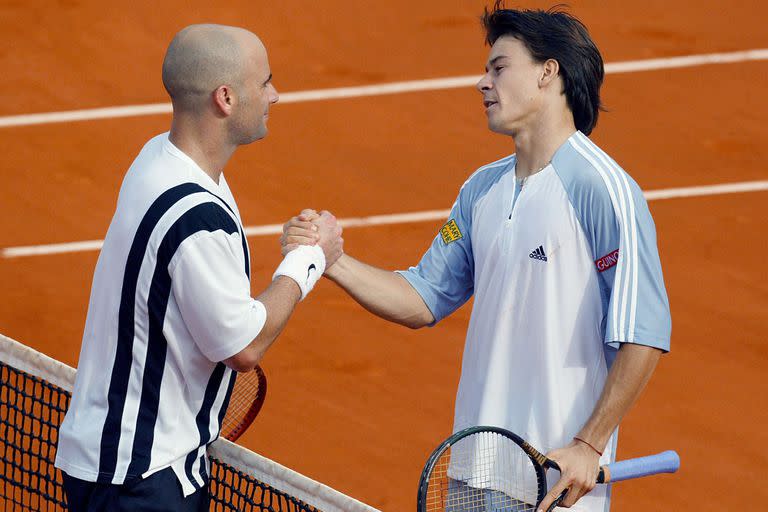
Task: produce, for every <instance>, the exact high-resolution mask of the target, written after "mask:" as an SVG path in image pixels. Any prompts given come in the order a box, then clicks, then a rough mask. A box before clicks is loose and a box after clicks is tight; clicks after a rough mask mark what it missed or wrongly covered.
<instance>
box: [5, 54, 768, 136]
mask: <svg viewBox="0 0 768 512" xmlns="http://www.w3.org/2000/svg"><path fill="white" fill-rule="evenodd" d="M754 60H768V48H763V49H755V50H746V51H740V52H729V53H709V54H702V55H687V56H683V57H666V58H661V59H646V60H632V61H625V62H612V63H608V64H606V65H605V72H606V73H609V74H611V73H635V72H638V71H653V70H656V69H672V68H684V67H690V66H703V65H707V64H730V63H734V62H745V61H754ZM479 79H480V76H479V75H472V76H457V77H451V78H434V79H431V80H413V81H408V82H391V83H385V84H378V85H364V86H359V87H338V88H333V89H315V90H309V91H297V92H286V93H283V94H281V95H280V103H299V102H303V101H322V100H332V99H341V98H359V97H362V96H379V95H382V94H400V93H406V92H416V91H436V90H440V89H456V88H461V87H471V86H474V85H475V84H476V83H477V81H478V80H479ZM171 112H172V109H171V104H170V103H151V104H147V105H128V106H124V107H105V108H93V109H84V110H70V111H65V112H44V113H40V114H22V115H16V116H5V117H0V128H3V127H9V126H29V125H35V124H48V123H64V122H71V121H86V120H92V119H114V118H118V117H132V116H146V115H157V114H169V113H171Z"/></svg>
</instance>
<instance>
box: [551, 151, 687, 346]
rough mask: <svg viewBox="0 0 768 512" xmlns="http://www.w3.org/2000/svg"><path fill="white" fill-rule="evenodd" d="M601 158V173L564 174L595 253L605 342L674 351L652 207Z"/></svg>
mask: <svg viewBox="0 0 768 512" xmlns="http://www.w3.org/2000/svg"><path fill="white" fill-rule="evenodd" d="M599 155H600V159H599V160H596V162H597V164H598V165H599V167H596V168H595V169H583V168H582V169H580V170H579V172H572V173H571V174H569V173H568V171H565V172H563V171H562V170H559V171H558V174H560V177H561V179H562V180H563V183H564V185H565V187H566V189H567V192H568V195H569V198H570V201H571V203H572V205H573V206H574V209H575V210H576V212H577V215H578V217H579V220H580V222H581V224H582V227H583V229H584V232H585V235H586V237H587V240H588V242H589V244H590V246H591V248H592V255H593V257H594V264H595V270H596V271H597V273H598V277H599V283H600V287H601V293H602V297H603V306H604V307H603V311H604V312H605V317H604V319H603V327H604V329H605V336H604V341H605V343H607V344H609V345H611V346H612V347H613V348H618V346H619V344H620V343H637V344H641V345H648V346H651V347H656V348H659V349H662V350H664V351H668V350H669V347H670V336H671V331H672V322H671V316H670V311H669V300H668V298H667V292H666V289H665V286H664V278H663V275H662V271H661V262H660V259H659V252H658V248H657V244H656V227H655V225H654V222H653V218H652V217H651V213H650V211H649V210H648V203H647V202H646V200H645V197H643V193H642V191H641V190H640V187H639V186H638V185H637V183H635V181H634V180H633V179H632V178H631V177H630V176H629V175H628V174H627V173H626V172H624V171H623V170H622V169H621V168H619V167H618V165H616V164H615V162H613V161H612V160H610V159H608V158H607V157H606V156H604V154H603V153H599ZM596 158H597V157H596ZM563 167H564V168H565V167H566V166H563Z"/></svg>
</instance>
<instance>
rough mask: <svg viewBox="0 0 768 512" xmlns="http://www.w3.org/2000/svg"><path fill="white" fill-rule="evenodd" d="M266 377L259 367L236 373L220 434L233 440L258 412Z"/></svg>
mask: <svg viewBox="0 0 768 512" xmlns="http://www.w3.org/2000/svg"><path fill="white" fill-rule="evenodd" d="M266 388H267V384H266V377H265V376H264V372H263V371H262V370H261V368H260V367H256V368H255V369H254V370H253V371H250V372H246V373H238V374H237V378H236V380H235V386H234V388H233V389H232V395H231V396H230V399H229V405H228V406H227V411H226V413H225V415H224V419H223V420H222V422H221V436H222V437H225V438H226V439H229V440H230V441H234V440H235V439H237V438H238V437H239V436H240V434H242V432H243V431H245V429H246V428H248V426H249V425H250V424H251V422H252V421H253V419H254V418H255V417H256V415H257V414H258V413H259V410H260V409H261V406H262V404H263V403H264V398H265V395H266V391H267V389H266Z"/></svg>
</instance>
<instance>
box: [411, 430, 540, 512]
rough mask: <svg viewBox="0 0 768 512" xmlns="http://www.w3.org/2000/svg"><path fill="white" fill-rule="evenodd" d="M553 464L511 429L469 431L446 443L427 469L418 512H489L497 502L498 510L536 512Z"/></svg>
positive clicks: (421, 481) (430, 460)
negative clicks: (547, 474)
mask: <svg viewBox="0 0 768 512" xmlns="http://www.w3.org/2000/svg"><path fill="white" fill-rule="evenodd" d="M551 464H552V463H551V461H549V460H548V459H547V458H546V457H545V456H544V455H542V454H541V453H539V452H538V451H537V450H535V449H534V448H533V447H531V446H530V445H529V444H528V443H526V442H525V441H524V440H523V439H522V438H521V437H520V436H518V435H516V434H514V433H513V432H510V431H508V430H506V429H503V428H499V427H491V426H476V427H470V428H467V429H464V430H462V431H460V432H457V433H455V434H453V435H452V436H450V437H449V438H448V439H446V440H445V441H443V442H442V443H441V444H440V446H438V447H437V448H436V449H435V451H434V452H432V455H430V457H429V459H428V460H427V463H426V464H425V465H424V470H423V471H422V473H421V478H420V480H419V489H418V497H417V510H418V512H475V511H477V512H481V511H482V512H485V511H486V510H488V508H487V507H488V506H489V505H490V504H492V507H496V509H498V510H510V511H514V512H523V511H535V510H536V506H537V505H538V503H539V502H541V500H542V499H543V498H544V496H545V495H546V492H547V480H546V469H547V468H550V467H553V466H552V465H551ZM492 509H493V508H492Z"/></svg>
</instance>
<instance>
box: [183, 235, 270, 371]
mask: <svg viewBox="0 0 768 512" xmlns="http://www.w3.org/2000/svg"><path fill="white" fill-rule="evenodd" d="M242 247H243V244H242V243H241V240H240V234H239V233H237V232H236V233H233V234H227V233H225V232H224V231H221V230H218V231H212V232H208V231H203V232H199V233H196V234H195V235H193V236H190V237H189V238H187V239H186V240H184V242H183V243H182V244H181V245H180V246H179V248H178V249H177V251H176V254H175V255H174V257H173V259H172V260H171V262H170V264H169V266H168V272H169V274H170V275H171V280H172V290H173V294H174V298H175V299H176V303H177V304H178V307H179V310H180V312H181V316H182V318H183V320H184V323H185V325H186V327H187V329H188V330H189V332H190V333H191V334H192V337H193V339H194V340H195V343H196V344H197V345H198V347H199V348H200V351H201V352H202V353H203V354H204V355H205V356H206V357H207V358H208V359H210V360H211V361H214V362H218V361H223V360H224V359H227V358H229V357H232V356H234V355H235V354H237V353H238V352H240V351H241V350H243V349H244V348H245V347H247V346H248V345H249V344H250V342H251V341H252V340H253V339H254V338H255V337H256V336H257V335H258V334H259V332H261V329H262V328H263V326H264V323H265V322H266V317H267V313H266V309H265V308H264V305H263V304H262V303H261V302H259V301H257V300H255V299H253V298H251V295H250V283H249V280H248V276H247V275H246V274H245V270H244V265H243V254H242Z"/></svg>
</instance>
